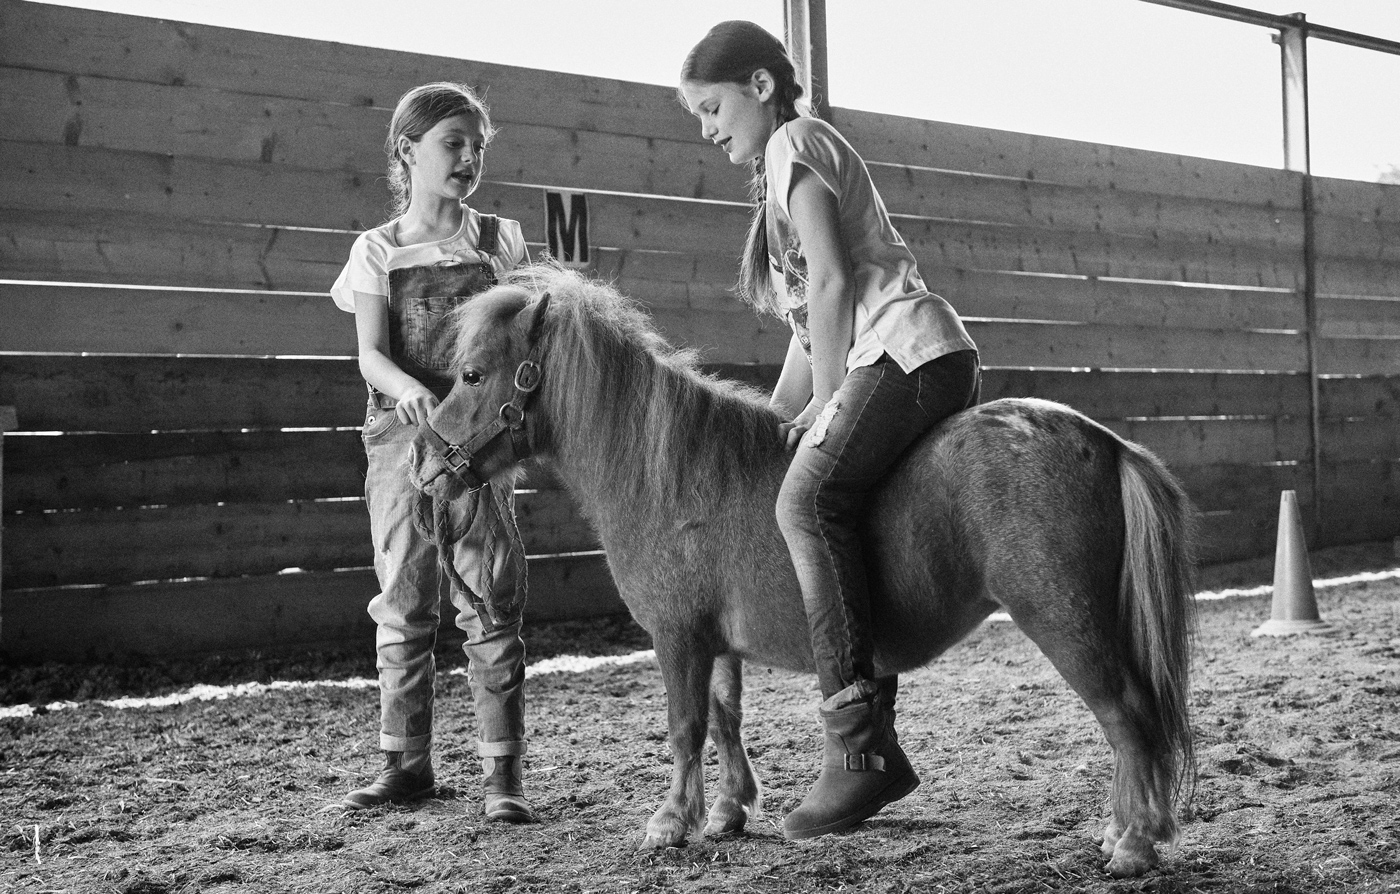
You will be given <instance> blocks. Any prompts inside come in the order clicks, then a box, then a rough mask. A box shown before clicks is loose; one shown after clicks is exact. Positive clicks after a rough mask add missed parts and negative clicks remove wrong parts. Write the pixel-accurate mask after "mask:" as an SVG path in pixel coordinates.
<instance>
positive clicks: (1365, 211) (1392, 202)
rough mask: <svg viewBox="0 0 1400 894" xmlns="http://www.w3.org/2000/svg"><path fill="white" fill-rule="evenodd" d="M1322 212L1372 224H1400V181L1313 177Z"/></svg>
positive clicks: (1314, 189) (1315, 194)
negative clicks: (1378, 181)
mask: <svg viewBox="0 0 1400 894" xmlns="http://www.w3.org/2000/svg"><path fill="white" fill-rule="evenodd" d="M1313 201H1314V204H1315V205H1316V207H1317V211H1318V213H1319V214H1322V215H1325V216H1327V217H1336V218H1348V219H1351V220H1355V221H1357V222H1359V223H1364V224H1369V225H1394V224H1400V184H1395V183H1370V182H1366V181H1362V180H1342V179H1338V178H1334V177H1313Z"/></svg>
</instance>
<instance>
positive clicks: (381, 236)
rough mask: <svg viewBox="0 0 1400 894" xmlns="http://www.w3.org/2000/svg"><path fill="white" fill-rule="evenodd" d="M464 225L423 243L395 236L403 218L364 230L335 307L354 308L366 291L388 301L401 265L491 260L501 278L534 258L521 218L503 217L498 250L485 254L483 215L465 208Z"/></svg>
mask: <svg viewBox="0 0 1400 894" xmlns="http://www.w3.org/2000/svg"><path fill="white" fill-rule="evenodd" d="M462 210H463V211H464V212H466V213H464V214H463V215H462V228H461V229H459V230H458V231H457V233H456V235H454V236H451V237H449V238H447V239H443V240H442V241H440V242H420V243H418V244H416V245H407V246H400V245H399V243H398V239H397V234H398V225H399V219H398V218H395V219H394V220H391V221H389V222H388V223H386V224H383V225H381V226H378V227H375V228H374V229H372V230H366V231H364V232H363V233H361V234H360V235H359V237H357V238H356V239H355V244H354V245H353V246H351V248H350V260H348V261H346V262H345V268H344V269H343V270H341V271H340V276H339V277H337V278H336V281H335V285H334V286H332V287H331V298H333V299H335V306H336V307H338V308H340V309H341V310H346V311H349V312H351V313H354V312H355V293H356V292H366V293H368V294H370V295H380V296H382V297H383V298H384V300H385V301H388V300H389V271H390V270H397V269H399V268H401V267H426V266H430V265H433V264H448V263H469V264H470V263H490V264H491V266H492V267H493V268H494V269H495V271H496V275H497V276H500V275H501V274H503V273H505V272H506V271H508V270H513V269H515V268H516V267H518V266H520V265H521V264H523V263H525V262H527V261H529V260H530V254H529V251H528V249H527V248H526V246H525V237H524V235H522V234H521V232H520V223H519V221H514V220H508V219H506V218H504V217H503V218H500V225H499V226H498V227H497V233H496V245H497V248H496V251H495V253H494V254H490V255H488V254H486V253H485V252H481V251H478V250H477V247H476V245H477V240H478V238H479V237H480V234H481V215H480V214H478V213H477V212H476V211H474V210H472V209H471V208H465V207H464V208H463V209H462Z"/></svg>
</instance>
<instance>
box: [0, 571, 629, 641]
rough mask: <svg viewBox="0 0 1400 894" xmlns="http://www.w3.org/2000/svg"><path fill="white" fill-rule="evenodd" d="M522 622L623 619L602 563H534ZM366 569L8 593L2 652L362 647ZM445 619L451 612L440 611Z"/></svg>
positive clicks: (370, 634)
mask: <svg viewBox="0 0 1400 894" xmlns="http://www.w3.org/2000/svg"><path fill="white" fill-rule="evenodd" d="M529 581H530V596H529V601H528V602H527V603H526V606H525V623H526V624H532V623H538V622H543V621H558V620H571V619H577V618H589V617H599V616H602V615H610V614H621V613H623V612H625V611H626V607H625V606H624V605H623V603H622V600H621V599H620V598H619V597H618V595H617V589H616V586H615V585H614V584H613V581H612V577H611V575H610V574H609V573H608V569H607V565H606V562H605V560H604V559H603V557H601V556H579V557H569V558H559V559H532V560H531V561H530V566H529ZM378 589H379V588H378V585H377V583H376V582H375V578H374V573H373V572H372V571H369V570H367V569H357V570H352V571H342V572H319V573H306V574H279V575H260V576H249V577H239V578H231V579H226V580H202V581H179V582H168V583H160V584H148V585H137V586H130V585H128V586H115V587H82V588H53V589H30V590H20V591H14V590H7V591H6V593H5V597H4V598H5V602H4V625H3V626H2V627H0V631H3V639H0V649H3V650H4V651H5V653H6V654H7V655H9V656H10V658H11V659H13V660H17V661H25V662H28V661H67V662H83V661H86V662H94V661H113V660H116V661H126V660H132V659H135V658H140V657H145V658H165V657H176V656H181V655H200V654H211V653H219V652H237V651H243V650H247V649H257V650H259V651H263V652H275V651H277V650H279V649H287V648H302V649H304V648H307V647H310V646H316V645H328V644H336V645H346V644H351V643H362V644H363V645H364V647H365V649H366V654H369V653H370V652H372V650H373V648H374V622H373V621H372V620H371V619H370V617H369V614H368V612H367V606H368V605H369V600H370V599H372V598H373V597H374V595H375V593H376V592H378ZM444 614H445V615H447V616H448V617H450V616H451V615H452V609H451V608H450V607H448V608H447V610H446V611H445V612H444Z"/></svg>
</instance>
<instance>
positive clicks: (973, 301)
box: [921, 266, 1306, 330]
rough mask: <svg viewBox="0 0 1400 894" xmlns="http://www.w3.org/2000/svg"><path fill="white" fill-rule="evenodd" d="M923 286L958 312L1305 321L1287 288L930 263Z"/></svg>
mask: <svg viewBox="0 0 1400 894" xmlns="http://www.w3.org/2000/svg"><path fill="white" fill-rule="evenodd" d="M921 272H922V273H923V274H924V281H925V283H926V284H927V285H928V287H929V289H930V290H931V291H933V292H936V293H937V294H939V295H942V296H943V297H944V298H946V299H948V301H949V302H950V303H952V305H953V307H955V308H956V309H957V311H958V313H959V314H961V315H962V316H964V317H991V318H999V319H1008V320H1053V321H1060V322H1073V323H1106V324H1110V325H1117V326H1124V325H1126V326H1158V327H1161V328H1163V329H1175V328H1183V329H1293V330H1300V329H1303V328H1304V327H1305V325H1306V316H1305V314H1304V307H1303V299H1302V296H1301V295H1299V294H1298V293H1296V292H1292V291H1274V290H1259V289H1232V288H1212V287H1206V286H1197V285H1190V284H1183V283H1162V282H1142V281H1123V280H1108V279H1099V278H1089V277H1067V276H1037V275H1035V274H1021V273H996V272H983V271H977V270H959V269H956V268H952V267H941V266H934V267H932V268H931V269H929V270H927V271H922V270H921Z"/></svg>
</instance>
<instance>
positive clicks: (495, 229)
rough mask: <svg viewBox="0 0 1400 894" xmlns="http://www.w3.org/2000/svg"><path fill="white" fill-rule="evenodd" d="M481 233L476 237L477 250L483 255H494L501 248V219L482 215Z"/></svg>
mask: <svg viewBox="0 0 1400 894" xmlns="http://www.w3.org/2000/svg"><path fill="white" fill-rule="evenodd" d="M480 216H481V232H480V233H479V234H478V235H477V237H476V250H477V251H479V252H481V253H482V254H488V255H494V254H495V253H496V250H497V249H498V248H499V247H500V240H499V239H498V238H497V235H498V234H499V233H500V231H501V219H500V218H499V217H497V216H496V215H494V214H482V215H480Z"/></svg>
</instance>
